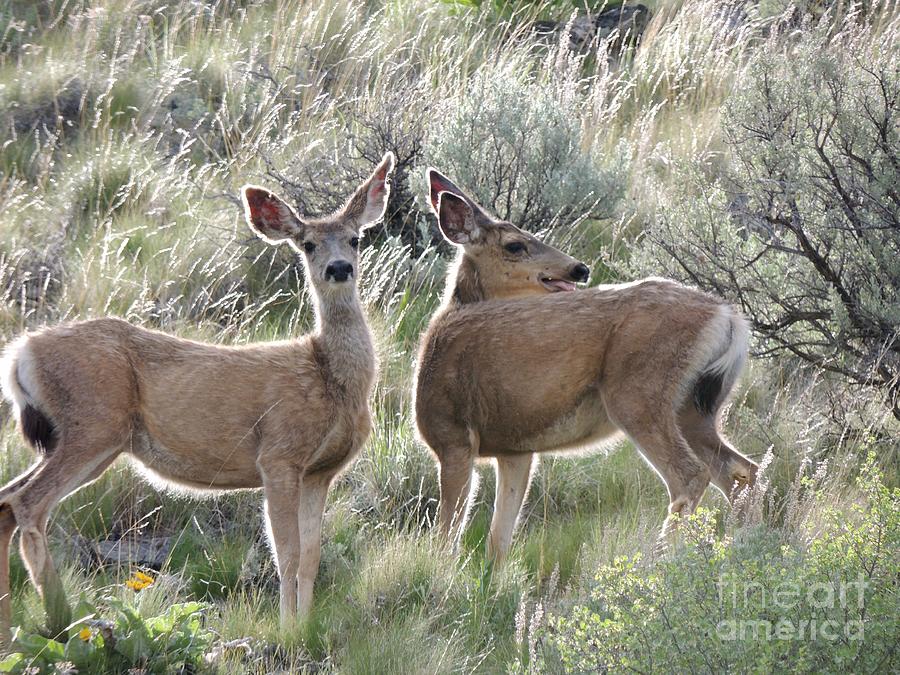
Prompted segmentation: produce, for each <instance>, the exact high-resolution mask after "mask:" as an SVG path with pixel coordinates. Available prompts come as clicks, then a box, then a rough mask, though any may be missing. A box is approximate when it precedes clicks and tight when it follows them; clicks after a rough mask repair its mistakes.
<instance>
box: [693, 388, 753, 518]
mask: <svg viewBox="0 0 900 675" xmlns="http://www.w3.org/2000/svg"><path fill="white" fill-rule="evenodd" d="M678 426H679V427H680V429H681V432H682V433H683V434H684V437H685V439H686V440H687V442H688V444H689V445H690V446H691V448H692V449H693V450H694V452H695V453H696V454H697V456H698V457H699V458H700V459H701V460H702V461H704V462H705V463H706V464H707V466H709V471H710V475H711V477H712V482H713V485H715V486H716V487H717V488H718V489H719V490H720V491H721V492H722V494H724V495H725V496H726V497H727V498H728V499H729V501H733V500H734V497H735V495H736V494H737V493H738V492H739V490H740V489H741V488H743V487H745V486H753V484H754V483H755V482H756V474H757V472H758V471H759V465H758V464H757V463H756V462H754V461H753V460H752V459H750V458H749V457H746V456H745V455H743V454H741V453H740V452H738V451H737V450H735V449H734V447H733V446H732V445H731V444H730V443H729V442H728V441H727V440H726V439H725V438H724V437H723V436H722V434H721V432H720V431H719V426H718V421H717V417H716V415H705V414H702V413H700V412H698V411H697V409H696V408H694V406H693V405H692V404H687V405H686V406H685V407H684V408H683V409H682V410H681V412H680V413H679V415H678Z"/></svg>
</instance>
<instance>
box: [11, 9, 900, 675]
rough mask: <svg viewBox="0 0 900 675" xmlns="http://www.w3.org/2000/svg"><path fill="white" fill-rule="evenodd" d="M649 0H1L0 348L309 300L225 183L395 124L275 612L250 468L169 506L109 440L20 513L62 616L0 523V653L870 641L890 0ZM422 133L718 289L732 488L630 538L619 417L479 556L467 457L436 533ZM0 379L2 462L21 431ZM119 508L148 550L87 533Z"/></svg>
mask: <svg viewBox="0 0 900 675" xmlns="http://www.w3.org/2000/svg"><path fill="white" fill-rule="evenodd" d="M617 4H618V3H610V5H617ZM645 4H647V5H648V7H649V9H650V10H651V11H652V18H650V21H649V24H647V25H646V26H645V27H643V26H642V31H632V32H628V31H624V33H625V34H618V33H613V34H611V35H599V34H598V35H597V36H595V39H594V40H593V41H588V43H587V44H581V43H579V44H577V45H576V48H575V50H573V49H572V45H571V44H570V40H569V39H568V36H567V35H566V32H565V29H564V28H563V29H560V30H559V31H558V32H556V33H554V34H551V35H550V36H549V37H548V36H546V35H541V34H538V33H536V32H535V31H534V30H533V27H534V22H535V21H537V20H542V21H546V20H551V19H552V20H558V21H562V22H563V23H565V22H566V20H567V19H568V17H569V16H570V15H571V14H572V13H573V12H576V11H577V12H581V13H583V12H584V7H583V3H581V2H569V1H568V0H554V1H551V2H546V3H543V4H540V3H533V2H525V1H519V2H510V3H507V2H488V1H484V2H477V1H466V2H463V1H458V2H454V1H452V0H443V1H442V0H387V1H385V2H375V1H370V2H356V1H353V0H334V1H333V2H322V3H320V2H302V1H299V0H293V1H291V0H281V1H278V2H262V1H258V2H254V1H245V2H241V1H222V2H194V1H190V0H180V1H176V0H171V1H164V0H96V1H94V2H88V1H86V0H51V1H48V2H41V3H33V2H29V1H26V0H5V2H4V3H2V5H0V129H2V132H0V133H2V136H0V138H2V144H0V340H2V342H3V343H4V344H5V343H6V342H8V341H9V340H10V339H12V338H13V337H15V336H16V335H18V334H19V333H21V332H22V331H24V330H27V329H30V328H35V327H39V326H42V325H48V324H55V323H58V322H61V321H71V320H79V319H86V318H91V317H98V316H105V315H115V316H120V317H123V318H125V319H127V320H128V321H130V322H132V323H134V324H137V325H142V326H148V327H153V328H158V329H162V330H165V331H168V332H171V333H174V334H177V335H181V336H184V337H190V338H195V339H202V340H207V341H211V342H216V343H223V344H245V343H249V342H254V341H260V340H269V339H282V338H288V337H291V336H296V335H300V334H302V333H304V332H306V331H309V330H310V329H311V327H312V320H313V317H312V307H311V302H310V299H309V298H308V296H307V295H306V292H305V290H304V281H303V275H302V269H301V267H300V264H299V262H298V261H297V260H295V259H294V258H293V257H292V256H291V255H290V253H289V252H288V251H287V250H279V251H275V250H274V249H272V248H271V247H267V246H265V245H264V244H262V243H261V242H259V241H258V240H257V239H256V238H255V237H253V236H252V234H251V233H250V231H249V229H248V228H247V226H246V224H245V223H244V221H243V217H242V212H241V209H240V204H239V201H238V190H239V187H240V186H241V185H243V184H245V183H254V184H259V185H265V186H267V187H269V188H271V189H273V190H275V191H277V192H279V193H280V194H283V195H284V196H285V197H287V198H288V199H290V200H292V201H293V202H294V203H295V204H296V205H297V207H298V209H299V210H300V211H301V212H304V213H307V214H316V213H322V212H325V211H328V210H330V209H333V208H335V207H336V206H338V205H339V204H340V203H341V201H342V200H343V199H344V198H345V197H346V196H347V195H348V194H349V192H350V190H352V188H353V187H354V186H355V185H356V184H358V183H359V182H360V181H361V180H362V179H363V177H364V176H366V175H367V174H368V173H369V172H370V171H371V169H372V167H373V166H374V164H375V163H376V162H377V161H378V159H379V158H380V157H381V156H382V154H383V153H384V152H385V151H388V150H390V151H393V152H394V154H395V155H396V158H397V171H396V173H395V176H394V179H393V190H392V194H391V201H390V203H389V205H388V212H387V216H386V218H385V221H384V223H383V224H382V225H380V226H378V227H376V228H374V229H372V230H370V231H368V233H367V234H366V237H365V239H364V241H363V244H362V253H361V258H362V268H363V269H362V274H361V279H360V291H361V295H362V297H363V299H364V302H365V304H366V307H367V311H368V314H369V317H370V320H371V323H372V326H373V330H374V332H375V334H376V336H377V342H378V352H379V359H380V376H379V380H378V383H377V385H376V392H375V395H374V397H373V412H374V417H375V430H374V432H373V434H372V436H371V438H370V440H369V442H368V443H367V445H366V447H365V449H364V451H363V453H362V454H361V456H360V457H359V458H358V460H357V461H356V462H355V463H354V464H353V465H352V466H351V468H350V469H349V470H348V471H347V472H346V473H345V474H344V475H343V476H342V477H341V478H340V479H339V481H338V482H337V483H336V484H335V487H334V489H333V490H332V493H331V495H330V497H329V501H328V506H327V510H326V516H325V527H324V544H323V556H322V562H321V566H320V570H319V576H318V579H317V581H316V590H315V604H314V608H313V613H312V616H311V617H310V619H309V620H308V621H305V622H303V623H298V624H297V625H294V626H288V627H286V628H284V629H281V628H279V626H278V597H277V574H276V570H275V568H274V565H273V563H272V561H271V556H270V553H269V548H268V544H267V542H266V540H265V534H264V527H263V517H262V509H261V497H260V495H259V494H256V493H252V492H250V493H240V494H229V495H222V496H217V497H215V498H212V497H209V498H205V499H203V500H200V501H197V500H192V499H189V498H187V497H185V496H184V495H180V494H173V493H169V492H167V491H166V489H165V488H164V487H162V486H159V485H154V484H150V483H147V482H145V481H143V480H141V478H140V472H139V469H138V468H135V467H134V466H132V465H131V464H129V463H128V462H127V461H125V460H120V461H119V462H117V464H116V465H115V466H114V467H113V468H112V469H111V470H110V471H108V472H107V473H106V474H105V475H104V476H103V477H102V478H100V479H99V480H98V481H97V482H95V483H94V484H92V485H90V486H89V487H87V488H85V489H83V490H81V491H80V492H78V493H77V494H75V495H73V496H72V497H70V498H69V499H67V500H66V501H64V502H63V503H62V504H61V506H60V507H59V508H58V509H57V511H56V513H55V515H54V517H53V520H52V522H51V526H50V537H51V543H52V546H53V550H54V553H55V559H56V561H57V563H58V565H59V566H60V567H61V569H62V570H63V576H64V581H65V584H66V588H67V591H68V593H69V597H70V598H71V599H72V600H73V602H74V601H77V600H78V599H79V598H80V603H79V604H78V606H77V607H76V609H75V616H76V617H78V618H79V621H78V622H77V623H76V624H75V625H73V626H72V628H71V630H70V635H71V637H70V640H69V641H68V643H67V644H66V645H63V644H61V643H58V642H55V641H53V640H48V639H46V638H45V637H43V636H42V634H41V631H42V630H43V623H44V614H43V609H42V607H41V604H40V600H39V598H38V597H37V595H36V593H35V591H34V590H33V588H32V587H31V585H30V584H29V583H28V580H27V574H26V572H25V569H24V566H23V564H22V563H21V561H20V560H19V558H18V557H17V555H14V556H13V560H12V562H11V566H12V572H11V573H12V579H13V595H14V597H13V607H14V617H13V624H14V625H16V626H19V629H18V632H17V640H16V642H15V644H14V648H13V653H12V654H11V655H9V656H7V657H6V658H5V660H3V661H0V672H25V671H26V670H27V669H28V668H37V669H38V670H37V671H36V672H60V673H61V672H82V673H83V672H127V671H128V670H129V669H130V668H139V669H141V668H142V669H144V670H138V671H132V672H160V673H163V672H198V671H199V672H234V673H245V672H254V673H267V672H273V671H280V672H332V671H333V672H341V673H393V672H410V673H432V672H440V673H445V672H446V673H450V672H479V673H495V672H517V673H526V672H527V673H531V672H607V671H614V672H620V671H638V672H725V671H736V672H744V671H753V672H763V671H770V670H774V671H787V670H798V671H802V672H817V673H818V672H837V671H841V672H891V671H896V670H897V669H898V668H900V655H898V644H900V633H898V627H897V616H898V615H900V596H898V593H900V589H898V586H897V579H898V578H900V487H898V483H900V480H898V479H900V471H898V466H900V465H898V448H900V441H898V438H900V329H898V326H900V197H898V185H900V16H898V8H897V5H896V3H894V2H891V1H890V0H886V1H884V2H879V1H878V0H868V1H866V2H859V3H854V2H849V1H844V0H833V1H829V0H821V1H816V2H814V1H812V0H810V1H806V0H760V2H734V3H723V2H718V1H714V0H695V1H693V2H682V1H680V0H659V1H658V2H647V3H645ZM588 5H594V6H596V7H597V8H599V6H600V3H588ZM637 32H640V35H637V34H636V33H637ZM430 165H433V166H436V167H438V168H439V169H440V170H441V171H442V172H444V173H446V174H447V175H448V176H451V177H452V178H453V179H454V180H455V181H457V182H458V183H459V184H460V185H462V186H465V187H466V188H468V189H470V190H471V192H472V194H473V195H474V196H476V197H477V198H478V199H479V200H480V201H481V202H482V203H483V204H484V205H485V206H486V207H488V208H489V209H491V210H492V211H493V212H494V213H495V214H496V215H498V216H500V217H503V218H509V219H511V220H513V221H514V222H516V223H517V224H519V225H521V226H522V227H525V228H527V229H529V230H531V231H534V232H540V233H542V236H544V237H546V238H547V239H548V240H549V241H551V242H552V243H554V245H556V246H558V247H560V248H562V249H565V250H566V251H568V252H570V253H571V254H572V255H574V256H577V257H578V258H579V259H581V260H584V261H585V262H586V263H587V264H588V266H589V267H590V268H591V270H592V278H591V284H599V283H609V282H615V281H627V280H632V279H635V278H639V277H640V276H645V275H651V274H653V275H665V276H671V277H674V278H677V279H679V280H682V281H686V282H688V283H691V284H693V285H697V286H701V287H703V288H706V289H707V290H711V291H713V292H716V293H718V294H721V295H724V296H726V297H728V298H729V299H730V300H732V301H734V302H735V303H736V304H738V305H739V306H740V307H741V308H742V309H743V310H744V311H745V313H746V314H747V316H748V318H749V319H750V320H751V322H752V325H753V328H754V338H753V351H754V357H753V358H752V359H751V365H750V368H749V369H748V372H747V374H746V375H745V377H744V378H743V380H742V383H741V384H740V386H739V391H738V393H737V396H736V397H735V400H734V402H733V404H732V405H731V406H730V408H729V409H728V413H727V419H726V421H725V428H726V432H727V434H728V436H729V437H730V439H731V440H732V441H733V443H734V445H735V446H736V447H738V448H739V449H741V450H742V451H743V452H744V453H745V454H747V455H749V456H750V457H752V458H753V459H755V460H756V461H758V462H760V463H761V464H762V465H763V467H764V469H763V472H762V474H761V480H760V481H759V483H758V485H757V486H756V488H755V489H754V490H753V492H752V493H749V494H746V495H745V496H744V497H743V498H742V500H741V502H740V503H739V504H738V505H737V507H736V508H734V509H730V508H729V507H728V505H727V502H726V500H725V499H724V498H723V497H722V496H721V495H720V494H719V493H717V492H715V491H714V490H709V492H708V494H707V495H706V497H705V499H704V510H702V511H701V512H699V513H698V514H697V515H696V516H695V517H694V518H692V519H691V520H690V521H689V522H687V523H684V525H683V529H682V534H681V536H680V541H679V542H678V543H677V544H676V545H674V546H673V548H672V549H671V550H670V551H668V552H667V553H666V554H665V555H659V554H658V553H657V552H655V551H654V543H655V538H656V534H657V532H658V530H659V527H660V525H661V523H662V520H663V518H664V516H665V512H666V504H667V498H666V493H665V488H664V486H663V485H662V483H661V482H660V480H659V479H658V477H657V476H656V474H655V473H654V472H653V471H652V470H651V469H650V468H648V467H647V465H646V464H645V463H644V462H643V461H642V460H641V458H640V456H639V455H638V454H637V453H636V452H635V450H634V448H633V447H632V446H631V445H630V444H629V443H627V442H623V443H621V444H620V445H618V446H616V447H614V448H612V449H607V450H605V451H604V452H602V453H598V454H595V455H590V456H581V457H546V458H543V459H542V461H541V463H540V467H539V469H538V470H537V473H536V476H535V480H534V483H533V486H532V489H531V492H530V495H529V497H528V499H527V502H526V505H525V507H524V510H523V516H522V521H521V526H520V530H519V532H518V533H517V535H516V540H515V543H514V546H513V551H512V554H511V557H510V560H509V561H508V562H507V563H506V564H505V565H504V566H503V567H502V568H494V567H492V566H491V565H490V564H489V563H488V562H487V561H486V559H485V557H484V538H485V535H486V531H487V526H488V518H489V509H488V508H487V507H488V506H489V505H490V504H491V503H492V501H493V482H494V480H493V470H492V468H491V467H490V466H489V465H485V466H483V467H481V469H480V472H481V474H482V481H481V489H480V493H479V496H478V501H477V506H476V509H475V512H474V516H473V518H472V522H471V524H470V526H469V528H468V530H467V531H466V533H465V536H464V541H463V546H462V552H461V554H460V555H459V556H458V557H454V556H452V555H450V554H448V553H447V552H446V550H445V549H444V548H443V547H442V546H441V543H440V541H439V540H438V539H437V538H436V537H435V536H434V534H433V532H432V522H433V519H434V515H435V510H436V504H437V498H438V483H437V472H436V467H435V465H434V462H433V459H432V457H431V455H430V453H429V452H428V451H427V449H426V448H424V446H423V445H422V444H421V443H420V442H419V441H418V440H417V439H416V437H415V434H414V431H413V420H412V413H411V407H410V403H411V376H412V372H413V366H414V360H415V357H416V346H417V343H418V340H419V337H420V335H421V333H422V331H423V329H424V327H425V326H426V325H427V322H428V319H429V317H430V315H431V313H432V312H433V311H434V309H435V308H436V307H437V306H438V304H439V301H440V294H441V292H442V290H443V285H444V276H445V273H446V271H447V268H448V265H449V263H450V262H451V260H452V251H451V250H450V249H451V247H450V246H449V245H448V244H447V243H446V242H443V241H442V240H441V238H440V237H439V236H438V235H437V230H436V225H435V222H434V219H433V217H432V216H431V215H430V213H429V211H428V209H427V203H426V198H425V189H426V188H425V181H424V171H425V168H426V167H427V166H430ZM569 330H570V327H567V326H560V327H559V332H560V339H562V340H564V339H565V337H566V335H567V333H568V331H569ZM533 357H534V358H540V354H535V355H533ZM0 413H2V415H3V420H4V421H3V424H2V428H0V457H2V459H0V478H2V480H3V482H4V483H5V482H7V481H8V480H11V479H12V478H13V477H14V476H16V475H17V474H18V473H20V472H21V471H22V470H24V469H25V468H26V467H27V466H29V465H30V463H31V462H32V461H33V456H32V454H31V453H30V452H29V450H28V449H27V448H26V446H25V445H24V443H23V441H22V440H21V437H20V436H19V434H18V432H17V430H16V426H15V422H14V420H12V419H10V416H9V408H8V407H7V406H6V404H5V403H4V404H3V408H2V409H0ZM196 414H202V411H196ZM116 541H119V542H143V543H145V544H146V543H150V542H152V541H156V542H157V543H158V544H159V547H160V549H161V550H162V551H163V554H162V560H159V561H157V562H155V563H153V562H150V563H148V562H147V561H135V562H134V563H128V562H126V563H124V564H121V565H114V564H110V563H108V562H107V563H106V564H101V560H100V558H102V557H103V556H102V555H100V554H98V552H97V551H98V550H100V549H99V548H98V547H99V545H100V543H104V542H105V544H104V545H106V544H109V543H111V542H116ZM852 584H856V585H852ZM823 626H824V628H823ZM73 669H74V670H73ZM30 672H35V671H30Z"/></svg>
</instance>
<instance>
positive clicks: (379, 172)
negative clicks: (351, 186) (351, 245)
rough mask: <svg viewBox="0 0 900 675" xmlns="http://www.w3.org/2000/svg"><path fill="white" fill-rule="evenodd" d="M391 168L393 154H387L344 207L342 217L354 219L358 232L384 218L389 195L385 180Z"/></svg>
mask: <svg viewBox="0 0 900 675" xmlns="http://www.w3.org/2000/svg"><path fill="white" fill-rule="evenodd" d="M393 168H394V153H393V152H387V153H385V155H384V157H382V159H381V162H380V163H379V164H378V166H377V167H375V171H373V172H372V175H371V176H369V178H368V179H366V181H365V182H364V183H363V184H362V185H360V186H359V187H358V188H356V192H354V193H353V196H352V197H350V199H349V200H348V202H347V204H346V206H344V209H343V213H344V216H345V217H347V218H354V219H355V220H356V223H357V226H358V227H359V229H360V230H364V229H366V228H367V227H371V226H372V225H374V224H375V223H377V222H378V221H379V220H381V218H382V217H383V216H384V212H385V210H386V209H387V203H388V197H389V196H390V194H391V186H390V184H389V183H388V180H387V179H388V175H390V173H391V171H392V170H393Z"/></svg>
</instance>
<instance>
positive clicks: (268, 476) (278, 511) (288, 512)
mask: <svg viewBox="0 0 900 675" xmlns="http://www.w3.org/2000/svg"><path fill="white" fill-rule="evenodd" d="M263 487H264V490H265V495H266V507H265V508H266V530H267V531H268V534H269V541H270V542H271V544H272V548H273V549H274V551H275V561H276V563H277V564H278V577H279V579H280V580H281V584H280V588H279V608H280V612H281V624H282V626H284V625H285V624H286V623H287V622H288V621H289V620H290V619H291V618H293V617H294V616H295V615H296V614H297V591H298V586H297V574H298V572H299V571H300V541H299V539H300V535H299V532H298V530H297V500H298V494H299V491H300V477H299V475H298V473H297V470H296V469H295V468H293V467H284V466H281V467H278V468H275V467H271V468H269V469H266V470H263Z"/></svg>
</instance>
